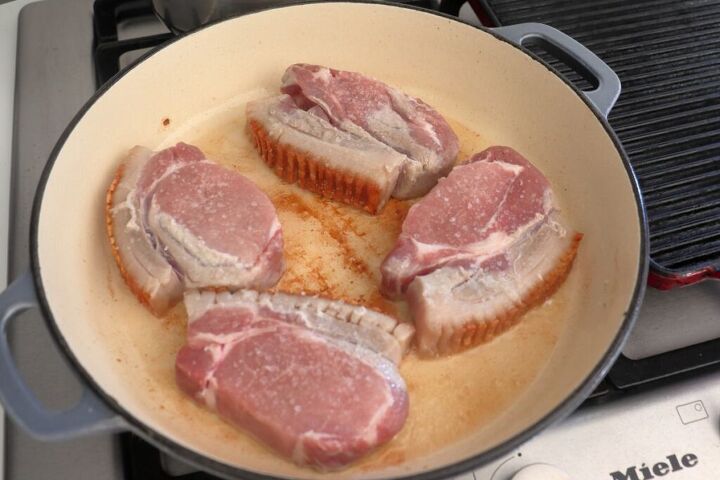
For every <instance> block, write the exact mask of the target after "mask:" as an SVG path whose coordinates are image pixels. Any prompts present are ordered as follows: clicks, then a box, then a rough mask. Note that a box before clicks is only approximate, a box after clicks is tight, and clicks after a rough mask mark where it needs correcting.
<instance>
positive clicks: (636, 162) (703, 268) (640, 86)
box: [443, 0, 720, 288]
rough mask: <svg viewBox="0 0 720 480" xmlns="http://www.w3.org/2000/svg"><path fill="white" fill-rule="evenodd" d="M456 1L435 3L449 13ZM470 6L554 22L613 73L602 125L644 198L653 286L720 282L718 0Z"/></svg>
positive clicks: (493, 15)
mask: <svg viewBox="0 0 720 480" xmlns="http://www.w3.org/2000/svg"><path fill="white" fill-rule="evenodd" d="M462 1H463V0H446V1H445V2H443V5H444V8H445V9H446V11H450V12H451V13H452V9H459V4H461V3H462ZM470 4H471V5H472V6H473V7H474V9H475V10H476V11H477V10H480V9H484V10H485V12H484V16H485V18H488V19H489V20H490V21H491V22H493V23H495V24H496V25H504V24H513V23H521V22H540V23H546V24H548V25H552V26H553V27H556V28H558V29H560V30H562V31H563V32H565V33H567V34H568V35H571V36H572V37H573V38H575V39H576V40H578V41H579V42H581V43H583V44H584V45H585V46H587V47H588V48H589V49H591V50H592V51H593V52H595V53H596V54H597V55H598V56H599V57H600V58H602V59H603V60H605V61H606V62H607V63H608V64H609V65H610V66H611V67H612V68H613V69H614V70H615V72H617V74H618V76H619V77H620V79H621V81H622V85H623V90H622V94H621V95H620V98H619V100H618V102H617V104H616V105H615V108H614V109H613V111H612V112H611V114H610V118H609V120H610V124H611V125H612V127H613V129H614V130H615V132H616V133H617V135H618V137H619V138H620V140H621V141H622V144H623V146H624V147H625V151H626V152H627V154H628V157H629V158H630V162H631V163H632V165H633V168H634V170H635V173H636V174H637V176H638V179H639V181H640V188H641V191H642V193H643V197H644V199H645V205H646V208H647V215H648V219H649V226H650V259H651V267H652V273H651V279H650V283H651V285H653V286H656V287H659V288H670V287H672V286H675V285H680V284H686V283H691V282H693V281H697V280H700V279H702V278H704V277H706V276H720V94H718V92H719V91H720V0H684V1H678V0H639V1H634V2H627V1H625V0H603V1H598V0H573V1H563V0H554V1H553V0H471V1H470ZM454 13H457V12H454ZM527 46H528V48H530V49H531V50H534V51H536V52H537V50H536V49H535V48H533V46H532V45H527ZM537 53H539V55H540V56H541V58H543V60H545V61H547V62H548V63H550V64H551V65H552V66H553V67H555V68H557V69H558V70H559V71H560V72H561V73H563V74H564V75H565V76H566V77H567V78H568V79H569V80H570V81H572V82H574V83H575V84H576V86H578V87H579V88H580V89H583V90H587V89H588V88H592V87H591V85H590V84H589V83H588V82H587V80H586V79H583V78H582V77H580V76H579V75H578V74H577V73H574V72H573V71H572V70H571V68H569V67H568V66H566V65H564V64H562V63H559V62H558V60H555V59H554V58H553V57H552V56H549V55H547V54H545V53H544V52H537Z"/></svg>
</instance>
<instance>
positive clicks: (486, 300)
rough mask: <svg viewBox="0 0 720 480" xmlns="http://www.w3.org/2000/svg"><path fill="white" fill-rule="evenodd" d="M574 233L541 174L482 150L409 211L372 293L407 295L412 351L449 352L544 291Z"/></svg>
mask: <svg viewBox="0 0 720 480" xmlns="http://www.w3.org/2000/svg"><path fill="white" fill-rule="evenodd" d="M581 237H582V236H581V235H580V234H578V233H575V232H573V231H572V230H571V229H570V228H569V227H568V226H567V225H566V224H565V222H564V220H563V219H562V218H561V216H560V213H559V211H558V209H557V206H556V203H555V199H554V196H553V193H552V190H551V188H550V184H549V182H548V181H547V179H546V178H545V177H544V176H543V175H542V173H541V172H540V171H539V170H538V169H537V168H535V167H534V166H533V165H532V164H531V163H530V162H528V161H527V160H526V159H525V158H523V157H522V156H521V155H520V154H519V153H517V152H516V151H514V150H512V149H511V148H507V147H491V148H489V149H487V150H485V151H483V152H481V153H479V154H476V155H474V156H473V157H472V158H471V159H470V161H469V162H468V163H467V164H464V165H461V166H458V167H456V168H455V169H453V171H452V172H451V173H450V175H448V177H447V178H445V179H441V180H440V182H439V183H438V185H437V186H436V187H435V188H434V189H433V190H432V191H431V192H430V193H429V194H428V195H427V196H426V197H425V198H423V199H422V200H420V201H419V202H418V203H416V204H415V205H413V206H412V207H411V208H410V211H409V212H408V215H407V217H406V219H405V221H404V223H403V227H402V232H401V234H400V237H399V238H398V241H397V243H396V245H395V247H394V248H393V250H392V251H391V252H390V254H389V255H388V256H387V257H386V258H385V260H384V261H383V264H382V266H381V271H382V286H381V289H382V291H383V293H384V294H385V295H386V296H388V297H392V298H400V297H403V296H405V297H406V298H407V300H408V302H409V305H410V311H411V314H412V316H413V319H414V321H415V326H416V328H417V336H416V338H417V344H418V347H419V350H420V352H422V353H425V354H438V353H440V354H443V353H450V352H455V351H458V350H461V349H463V348H467V347H469V346H472V345H475V344H478V343H481V342H485V341H488V340H490V339H491V338H493V337H494V336H495V335H498V334H499V333H502V332H503V331H505V330H507V329H508V328H510V327H511V326H512V325H514V324H515V323H517V321H518V320H519V318H520V316H521V315H522V314H523V313H525V312H526V311H527V310H528V309H530V308H532V307H533V306H535V305H538V304H539V303H542V302H543V301H544V300H545V299H546V298H547V297H548V296H549V295H551V294H552V293H553V292H554V291H555V290H556V289H557V287H558V286H559V285H560V284H562V282H563V281H564V279H565V277H566V276H567V274H568V272H569V270H570V267H571V266H572V262H573V259H574V257H575V253H576V251H577V248H578V244H579V242H580V239H581Z"/></svg>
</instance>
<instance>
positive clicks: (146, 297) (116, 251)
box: [105, 164, 161, 317]
mask: <svg viewBox="0 0 720 480" xmlns="http://www.w3.org/2000/svg"><path fill="white" fill-rule="evenodd" d="M124 173H125V164H122V165H120V166H119V167H118V169H117V171H116V172H115V178H113V181H112V183H111V184H110V187H109V188H108V190H107V193H106V194H105V228H106V230H107V234H108V239H109V240H110V248H111V249H112V254H113V257H114V258H115V263H116V264H117V266H118V269H120V275H121V276H122V278H123V280H125V283H126V284H127V286H128V287H129V288H130V291H131V292H132V293H133V294H134V295H135V296H136V297H137V299H138V300H139V301H140V303H142V304H143V305H145V307H147V309H148V310H150V311H151V312H152V313H153V315H155V316H156V317H160V316H161V312H158V311H157V310H155V309H154V308H153V307H152V304H151V303H150V293H149V292H146V291H145V290H143V288H142V287H140V285H138V284H137V282H136V281H135V279H134V278H133V277H132V275H130V274H129V273H128V271H127V269H126V268H125V264H124V263H123V261H122V258H121V257H120V247H118V244H117V241H116V240H115V228H114V225H113V218H112V209H113V196H114V195H115V190H116V189H117V187H118V185H119V184H120V181H121V180H122V177H123V174H124Z"/></svg>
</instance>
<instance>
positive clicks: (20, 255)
mask: <svg viewBox="0 0 720 480" xmlns="http://www.w3.org/2000/svg"><path fill="white" fill-rule="evenodd" d="M100 3H101V4H102V5H104V6H111V7H112V6H114V5H115V4H118V3H124V4H131V7H132V8H130V9H129V10H128V9H126V10H123V13H122V15H121V18H120V19H119V20H120V21H119V23H118V24H117V26H116V27H115V33H113V31H112V30H113V29H109V30H108V29H105V30H103V31H102V32H101V35H95V36H94V34H93V31H94V30H95V32H96V33H97V31H98V29H97V28H98V27H97V26H96V27H95V28H94V27H93V22H92V6H93V2H92V0H52V1H49V0H48V1H43V2H39V3H36V4H32V5H30V6H28V7H26V8H25V9H24V10H23V12H22V15H21V18H20V25H19V38H18V60H17V86H16V103H15V119H16V123H15V132H14V137H13V172H12V182H13V188H12V195H11V197H12V204H11V210H12V212H14V214H13V216H12V220H11V227H10V262H9V276H10V278H14V277H16V276H17V275H19V274H20V273H22V272H23V271H25V270H26V269H27V268H28V264H29V257H28V250H27V238H28V231H29V212H30V207H31V203H32V197H33V192H34V190H35V186H36V184H37V181H38V178H39V175H40V172H41V169H42V167H43V166H44V163H45V161H46V159H47V158H48V156H49V152H50V150H51V148H52V146H53V145H54V143H55V140H56V139H57V138H58V137H59V135H60V133H61V131H62V130H63V129H64V127H65V125H66V124H67V123H68V122H69V120H70V118H71V117H72V115H73V114H74V113H75V112H76V111H77V110H78V109H79V108H80V106H81V105H82V104H83V103H84V101H85V100H87V98H89V97H90V96H91V95H92V93H93V92H94V90H95V88H96V86H97V84H98V83H101V82H102V81H103V80H104V79H106V77H107V75H108V73H109V72H111V71H113V69H110V70H108V69H107V68H108V66H113V68H114V69H116V68H117V66H118V65H119V66H124V65H127V64H128V63H129V62H131V61H132V60H133V59H134V58H136V57H137V56H139V54H140V53H139V52H141V51H143V49H145V48H151V47H152V46H154V45H157V44H158V43H159V42H162V41H163V39H167V38H169V34H168V33H167V30H166V29H165V27H164V26H162V25H161V24H160V23H159V22H158V21H157V20H156V19H155V18H154V17H152V16H151V14H150V10H149V9H148V6H147V2H146V1H144V0H130V2H128V1H127V0H124V1H123V0H103V1H102V2H100ZM546 3H547V2H546ZM138 12H139V13H138ZM130 13H132V14H130ZM105 18H108V17H105ZM116 20H117V19H116ZM148 36H150V38H151V40H148ZM128 47H129V48H128ZM93 58H94V59H95V63H96V65H100V66H101V69H99V70H98V69H94V68H93ZM717 312H720V284H719V283H710V282H706V283H703V284H699V285H696V286H691V287H685V288H682V289H676V290H673V291H670V292H658V291H654V290H650V291H648V294H647V297H646V299H645V302H644V304H643V307H642V309H641V313H640V317H639V319H638V323H637V326H636V328H635V330H634V331H633V333H632V335H631V337H630V339H629V341H628V343H627V345H626V348H625V350H624V357H623V359H621V361H620V363H619V364H618V365H619V367H618V366H616V368H614V369H613V372H615V376H614V377H613V375H612V373H611V375H610V377H609V378H608V380H607V381H605V382H603V384H602V385H601V388H600V389H598V391H597V392H596V394H595V396H594V398H593V399H591V400H589V401H588V402H586V404H585V405H584V406H583V407H582V408H581V409H580V410H579V411H578V412H576V413H575V414H573V415H572V416H571V417H570V418H569V419H568V420H566V421H564V422H562V423H560V424H559V425H557V426H555V427H553V428H552V429H550V430H548V431H546V432H543V433H542V434H541V435H540V436H538V437H537V438H536V439H534V440H532V441H531V442H529V443H528V444H526V445H524V446H523V447H522V448H521V449H520V450H519V451H518V452H515V453H514V454H513V455H511V456H508V457H507V458H505V459H502V460H501V461H499V462H496V463H494V464H492V465H490V466H488V467H486V468H482V469H478V470H476V471H475V472H471V473H468V474H467V475H465V476H462V477H459V478H462V479H463V480H470V479H473V478H474V479H476V480H480V479H497V480H509V479H510V478H511V476H512V474H513V473H514V472H516V471H517V470H518V469H519V468H520V467H521V466H523V465H527V464H530V463H536V462H546V463H553V464H556V465H559V466H562V467H563V468H564V469H565V470H567V471H569V472H571V473H572V475H573V478H577V479H588V480H592V479H598V480H599V479H608V478H620V479H621V478H628V479H634V478H635V477H633V476H632V472H631V471H630V470H632V468H633V466H635V469H636V472H637V475H638V477H637V478H638V479H641V478H643V477H642V472H643V471H642V468H650V469H651V470H649V471H652V468H654V467H655V465H656V464H661V463H665V464H668V465H669V467H668V468H670V469H673V468H675V466H674V463H673V462H679V463H678V465H679V466H680V467H679V468H680V469H679V470H678V472H680V471H681V470H682V473H683V475H684V478H687V479H688V480H694V479H698V480H699V479H706V478H707V479H709V478H714V477H713V476H712V475H711V472H720V426H718V420H717V419H718V417H719V416H720V395H718V394H719V393H720V371H717V370H715V369H714V368H709V367H708V366H707V364H708V363H712V362H711V361H710V362H709V361H707V359H710V360H712V359H713V358H716V357H717V355H718V353H719V352H718V351H716V350H717V349H715V350H713V351H706V350H707V348H706V349H705V350H704V349H703V345H705V346H706V347H707V345H708V344H707V341H709V340H711V339H716V338H720V322H718V321H717V320H718V317H720V315H719V314H718V313H717ZM25 317H27V318H26V321H22V322H15V324H14V325H13V326H14V328H13V330H12V331H11V332H10V333H11V343H12V345H13V347H14V350H15V352H16V357H17V361H18V364H19V365H20V368H21V369H22V370H23V371H24V372H25V373H26V376H27V377H28V381H29V383H30V385H31V386H32V387H33V388H34V389H35V390H36V391H37V392H38V394H39V395H40V396H41V398H43V399H44V400H46V401H47V402H48V403H49V405H51V406H57V407H61V406H66V405H69V404H71V403H72V401H73V400H74V399H75V398H76V396H77V395H78V392H79V390H78V389H77V380H76V379H75V378H74V375H73V374H72V373H70V370H69V369H68V368H67V367H66V365H65V362H64V360H63V359H62V356H61V355H60V354H59V353H58V352H57V349H56V347H55V346H54V344H53V342H52V341H51V339H50V338H49V335H48V334H47V333H46V332H45V328H44V325H43V323H42V320H41V319H40V318H39V315H38V314H37V313H30V314H25ZM703 342H705V343H703ZM698 343H700V345H699V346H698ZM688 346H692V347H691V348H686V347H688ZM703 365H705V368H703V369H701V370H698V371H696V372H694V373H692V374H687V373H686V374H684V375H674V374H676V373H677V372H676V370H678V369H680V370H683V369H692V368H695V367H698V366H703ZM618 372H620V373H618ZM659 377H673V378H671V379H667V380H662V381H656V380H657V378H659ZM647 380H653V381H652V382H647ZM638 384H642V385H639V386H638ZM8 423H9V425H8V426H7V435H6V445H7V448H6V474H7V478H8V479H12V480H15V479H23V480H24V479H34V478H75V477H77V476H78V475H80V474H82V475H83V476H85V477H87V478H92V479H100V480H106V479H107V480H120V479H124V480H135V479H146V478H151V479H156V478H157V479H162V478H180V479H183V480H197V479H209V478H212V477H210V476H208V475H206V474H198V473H192V470H191V469H189V468H188V467H186V466H185V465H184V464H182V463H181V462H176V461H174V460H172V459H169V457H165V456H163V455H160V454H159V453H158V451H157V450H156V449H154V448H153V447H151V446H150V445H149V444H147V443H145V442H144V441H143V440H141V439H139V438H137V437H134V436H132V435H130V434H123V435H121V436H117V435H114V436H113V435H105V436H98V437H93V438H90V439H81V440H74V441H70V442H59V443H42V442H39V441H35V440H33V439H31V438H29V437H28V436H27V435H26V434H25V433H24V432H22V431H21V430H20V429H19V428H17V427H16V426H15V425H13V424H12V423H11V422H8ZM673 455H675V456H676V458H675V459H674V460H673V459H668V458H667V457H669V456H670V457H672V456H673ZM687 455H694V456H695V457H696V461H697V464H696V465H693V466H690V467H684V466H683V463H682V462H683V458H684V457H686V456H687ZM38 459H42V461H38ZM688 459H690V460H688ZM686 460H687V462H686V463H693V461H691V457H687V458H686ZM648 466H649V467H648ZM658 468H659V471H663V468H664V467H662V466H660V467H658ZM628 469H630V470H628ZM629 471H630V473H628V472H629ZM80 472H82V473H80ZM614 472H620V473H617V475H614ZM678 476H679V474H678ZM646 478H651V477H646Z"/></svg>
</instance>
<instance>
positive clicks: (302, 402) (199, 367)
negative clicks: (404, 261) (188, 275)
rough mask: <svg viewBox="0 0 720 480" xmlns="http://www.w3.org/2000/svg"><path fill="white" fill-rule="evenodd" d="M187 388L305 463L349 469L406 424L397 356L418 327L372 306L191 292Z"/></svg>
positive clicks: (184, 362) (180, 373) (182, 381)
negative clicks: (350, 465) (347, 466)
mask: <svg viewBox="0 0 720 480" xmlns="http://www.w3.org/2000/svg"><path fill="white" fill-rule="evenodd" d="M185 305H186V307H187V310H188V317H189V322H190V323H189V329H188V342H187V345H186V346H184V347H183V348H182V349H181V350H180V352H179V353H178V356H177V360H176V378H177V383H178V385H179V386H180V388H181V389H182V390H183V391H184V392H185V393H187V394H188V395H190V396H191V397H192V398H194V399H195V400H196V401H198V402H199V403H201V404H203V405H205V406H207V407H208V408H210V409H211V410H215V411H217V412H218V413H219V415H220V416H221V417H223V418H224V419H225V420H226V421H228V422H230V423H232V424H233V425H235V426H237V427H239V428H240V429H242V430H245V431H247V432H249V433H251V434H252V435H253V436H254V437H255V438H257V439H258V440H260V441H262V442H263V443H265V444H266V445H268V446H270V447H271V448H273V449H274V450H275V451H277V452H279V453H281V454H282V455H284V456H285V457H287V458H289V459H291V460H292V461H294V462H295V463H297V464H299V465H307V466H312V467H315V468H318V469H321V470H332V469H337V468H341V467H343V466H345V465H347V464H349V463H351V462H353V461H355V460H357V459H358V458H360V457H362V456H363V455H365V454H367V453H368V452H370V451H371V450H373V449H374V448H375V447H377V446H379V445H382V444H384V443H386V442H388V441H389V440H390V439H392V438H393V437H394V436H395V434H397V433H398V431H400V429H401V428H402V426H403V424H404V423H405V419H406V417H407V413H408V395H407V391H406V387H405V383H404V382H403V379H402V378H401V377H400V375H399V373H398V371H397V363H398V362H399V361H400V358H401V355H402V353H403V351H404V350H405V348H406V347H407V344H408V343H409V341H410V339H411V337H412V334H413V329H412V327H411V326H409V325H407V324H398V323H397V322H395V320H393V319H392V318H390V317H387V316H385V315H383V314H380V313H378V312H375V311H372V310H367V309H365V308H364V307H358V306H354V305H348V304H346V303H343V302H339V301H331V300H326V299H322V298H317V297H304V296H295V295H288V294H282V293H275V294H270V293H257V292H254V291H249V290H244V291H239V292H236V293H234V294H230V293H220V294H216V293H213V292H189V293H187V294H186V297H185Z"/></svg>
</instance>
